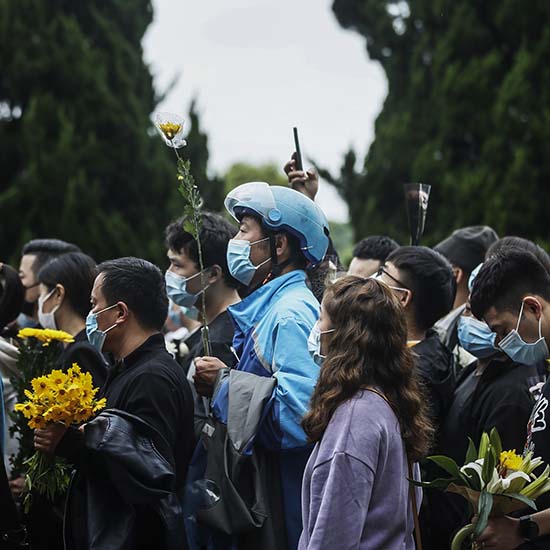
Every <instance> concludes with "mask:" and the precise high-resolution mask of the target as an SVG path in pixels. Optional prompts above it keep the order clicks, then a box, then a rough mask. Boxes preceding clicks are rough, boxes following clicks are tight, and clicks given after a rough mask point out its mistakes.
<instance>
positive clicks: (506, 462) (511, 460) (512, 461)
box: [499, 449, 523, 472]
mask: <svg viewBox="0 0 550 550" xmlns="http://www.w3.org/2000/svg"><path fill="white" fill-rule="evenodd" d="M522 463H523V458H522V457H521V456H520V455H518V454H517V453H516V450H515V449H513V450H512V451H503V452H502V453H500V458H499V465H500V467H501V468H502V469H506V470H514V471H516V472H517V471H519V470H521V465H522Z"/></svg>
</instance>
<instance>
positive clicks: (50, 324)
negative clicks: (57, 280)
mask: <svg viewBox="0 0 550 550" xmlns="http://www.w3.org/2000/svg"><path fill="white" fill-rule="evenodd" d="M55 291H56V289H55V288H53V289H52V290H51V291H50V292H48V294H46V295H45V296H40V298H38V322H39V323H40V325H41V326H42V327H43V328H47V329H50V330H57V323H56V322H55V312H56V311H57V310H58V309H59V307H60V306H61V304H57V305H56V306H55V307H54V308H53V309H52V310H51V311H50V312H49V313H44V309H43V308H44V303H45V302H47V301H48V300H49V298H50V297H51V296H52V295H53V293H54V292H55Z"/></svg>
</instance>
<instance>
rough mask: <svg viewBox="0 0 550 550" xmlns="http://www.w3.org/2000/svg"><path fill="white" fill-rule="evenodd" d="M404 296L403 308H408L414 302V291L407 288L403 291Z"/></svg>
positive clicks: (402, 300)
mask: <svg viewBox="0 0 550 550" xmlns="http://www.w3.org/2000/svg"><path fill="white" fill-rule="evenodd" d="M401 294H403V297H402V298H401V305H402V306H403V308H406V307H407V306H408V305H409V304H410V303H411V302H412V292H411V291H410V290H409V289H406V290H405V292H402V293H401Z"/></svg>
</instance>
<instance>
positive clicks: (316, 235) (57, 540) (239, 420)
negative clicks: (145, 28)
mask: <svg viewBox="0 0 550 550" xmlns="http://www.w3.org/2000/svg"><path fill="white" fill-rule="evenodd" d="M285 172H286V174H287V176H288V180H289V186H288V187H283V186H271V185H269V184H267V183H260V182H253V183H244V184H242V185H240V186H239V187H237V188H236V189H234V190H233V191H231V192H230V193H229V194H228V196H227V197H226V199H225V206H226V209H227V212H228V214H229V216H230V217H231V218H233V220H234V221H235V222H236V225H235V224H233V223H230V222H229V221H228V218H227V217H225V216H223V215H221V214H215V213H211V212H202V213H201V221H202V223H201V229H200V235H199V242H197V240H196V239H195V238H194V237H193V236H192V234H191V233H189V232H187V231H186V230H185V228H184V227H185V225H184V220H183V219H178V220H175V221H172V222H171V223H169V224H168V225H167V228H166V232H165V243H166V254H167V263H168V267H167V269H166V271H165V273H163V272H162V271H161V270H160V269H159V268H158V267H157V266H155V265H153V264H151V263H149V262H147V261H145V260H142V259H139V258H136V257H126V258H118V259H113V260H109V261H105V262H103V263H100V264H99V265H97V264H96V262H95V261H94V260H93V259H92V258H91V257H90V256H88V255H86V254H85V253H84V252H83V251H81V250H80V249H79V248H78V247H77V246H76V245H73V244H70V243H68V242H65V241H60V240H57V239H36V240H32V241H30V242H29V243H27V244H26V245H25V246H24V248H23V250H22V254H21V260H20V265H19V271H18V272H17V271H16V270H15V269H14V268H12V267H10V266H8V265H7V264H1V267H0V329H1V331H2V332H1V337H0V369H1V374H2V386H1V387H2V389H3V391H2V401H3V408H2V411H1V413H0V428H1V429H2V434H0V445H1V448H2V453H3V456H4V460H3V461H2V468H0V473H1V476H0V478H1V479H0V499H1V501H0V506H1V510H2V513H1V514H0V539H1V540H0V547H1V548H14V549H15V548H28V547H29V544H30V547H31V548H36V549H44V550H46V549H48V550H57V549H61V548H66V549H68V550H73V549H74V550H81V549H82V550H84V549H94V550H96V549H97V550H103V549H121V550H122V549H124V550H130V549H132V550H133V549H170V550H172V549H174V550H175V549H178V550H184V549H187V548H188V549H190V550H203V549H207V550H248V549H250V550H252V549H254V550H264V549H265V550H297V549H299V550H333V549H334V550H336V549H348V548H349V549H352V548H354V549H356V548H357V549H361V550H367V549H369V550H398V549H399V550H413V549H414V548H416V549H417V550H418V549H420V548H424V549H428V550H443V549H446V548H449V547H450V541H451V540H452V538H453V534H454V533H455V532H456V531H457V530H458V529H459V528H460V527H462V526H463V525H465V524H466V523H468V522H469V521H470V520H471V518H472V515H473V513H472V511H471V510H470V509H469V508H468V506H467V504H466V502H465V501H464V500H463V499H461V498H460V497H459V496H457V495H453V494H449V493H445V492H440V491H434V490H424V491H422V490H421V489H419V488H418V487H417V488H414V487H413V486H412V484H411V483H410V480H411V479H415V480H417V481H419V480H421V479H422V480H432V479H435V478H436V477H438V475H439V474H440V472H439V471H438V469H437V467H436V466H435V465H434V464H433V463H431V462H429V461H426V457H427V456H428V455H429V454H440V455H446V456H449V457H451V458H453V459H454V460H455V461H456V462H457V463H458V464H463V463H464V459H465V455H466V451H467V447H468V438H471V439H472V440H473V441H475V442H476V443H478V442H479V440H480V438H481V435H482V433H483V432H487V431H489V430H491V429H492V428H497V430H498V432H499V434H500V436H501V439H502V444H503V448H505V449H516V450H517V451H518V452H522V451H523V450H524V449H525V451H526V452H527V451H533V452H534V454H535V456H540V457H541V458H542V459H543V460H544V462H545V463H550V444H549V441H550V439H549V438H548V436H547V435H546V429H547V420H546V412H547V409H548V399H549V398H550V384H545V381H546V374H547V366H548V361H549V359H550V352H549V348H548V343H549V342H550V257H549V256H548V254H547V253H546V252H545V251H544V250H543V249H542V248H541V247H539V246H538V245H536V244H534V243H533V242H531V241H528V240H526V239H522V238H520V237H513V236H505V237H503V238H499V236H498V235H497V234H496V232H495V231H494V230H493V229H492V228H490V227H487V226H473V227H465V228H460V229H457V230H456V231H454V232H453V233H452V234H451V235H450V236H449V237H448V238H447V239H445V240H444V241H442V242H441V243H439V244H438V245H437V246H435V247H434V248H433V249H432V248H428V247H424V246H400V245H399V243H397V242H396V241H394V240H393V239H391V238H389V237H387V236H368V237H366V238H365V239H364V240H362V241H361V242H360V243H358V244H357V245H356V247H355V249H354V251H353V259H352V261H351V263H350V266H349V270H348V272H347V273H345V272H343V266H342V265H341V262H340V260H339V258H338V254H337V251H336V250H335V249H334V247H333V244H332V241H331V238H330V231H329V224H328V222H327V219H326V217H325V214H324V213H323V211H322V210H321V209H320V208H319V206H318V205H317V204H316V203H315V195H316V193H317V190H318V180H317V176H316V175H315V173H314V172H311V171H308V172H304V171H301V170H297V169H296V167H295V160H294V159H292V160H290V161H289V163H287V165H286V166H285ZM167 222H168V220H167ZM136 252H137V251H136ZM200 254H202V262H201V258H200V257H199V255H200ZM201 263H202V266H203V267H202V268H201ZM205 325H206V326H207V327H208V328H207V329H205ZM24 326H36V327H42V328H46V329H53V330H55V329H58V330H63V331H65V332H67V333H69V334H70V335H71V336H72V337H73V339H74V342H71V343H68V344H66V347H65V349H64V351H63V353H62V354H61V356H60V358H59V368H61V369H64V370H67V369H68V368H69V367H70V366H71V365H72V364H74V363H78V365H79V366H80V367H81V369H82V370H84V371H86V372H89V373H90V374H91V375H92V378H93V382H94V386H96V387H99V388H100V390H99V396H101V397H104V398H106V400H107V408H106V409H105V410H104V411H102V412H100V413H99V414H98V415H97V417H96V418H94V419H92V420H90V421H88V422H87V423H85V424H84V425H81V426H71V427H66V426H65V425H63V424H49V425H47V426H45V427H43V428H41V429H36V430H35V432H34V445H35V448H36V449H37V450H40V451H42V452H43V453H46V454H48V455H52V456H59V457H63V458H65V459H66V460H67V461H68V462H69V463H70V464H71V465H73V476H72V481H71V485H70V488H69V490H68V493H67V494H66V495H63V496H62V498H59V499H57V500H56V501H55V502H50V501H48V500H46V499H36V500H34V501H33V506H32V508H31V511H30V513H28V514H22V513H21V508H20V506H19V504H20V498H21V494H22V492H23V491H24V480H23V477H22V476H21V475H13V473H12V471H11V462H10V457H12V456H13V455H14V453H15V452H16V451H17V447H18V441H17V438H15V437H13V436H12V434H11V432H10V430H9V427H10V424H11V423H12V422H13V415H12V413H13V410H14V405H15V402H16V395H15V392H14V388H13V379H14V377H15V378H16V377H17V376H18V371H17V357H18V347H19V342H18V339H17V330H18V328H20V327H24ZM537 505H538V509H539V512H537V513H533V514H531V515H530V513H529V512H528V511H527V510H524V511H522V512H520V513H518V514H515V515H514V516H513V517H512V516H505V517H502V518H498V519H491V520H490V521H489V525H488V527H487V529H485V531H484V532H483V533H482V535H481V537H480V539H479V541H478V542H479V543H480V544H481V545H482V548H485V549H487V550H489V549H499V550H507V549H510V550H511V549H514V548H520V547H521V548H529V549H542V548H549V547H550V500H549V499H545V498H544V497H542V498H541V499H539V501H538V502H537Z"/></svg>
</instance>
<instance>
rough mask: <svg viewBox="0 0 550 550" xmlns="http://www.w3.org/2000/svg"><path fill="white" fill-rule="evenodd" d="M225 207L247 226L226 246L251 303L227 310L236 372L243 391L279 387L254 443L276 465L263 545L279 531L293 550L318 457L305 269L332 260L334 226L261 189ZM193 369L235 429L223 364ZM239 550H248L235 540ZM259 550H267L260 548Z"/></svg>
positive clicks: (246, 188) (203, 361)
mask: <svg viewBox="0 0 550 550" xmlns="http://www.w3.org/2000/svg"><path fill="white" fill-rule="evenodd" d="M225 206H226V208H227V210H228V212H229V213H230V214H231V215H232V216H233V217H234V218H235V219H236V220H237V221H238V222H239V224H240V225H239V233H238V234H237V235H236V237H235V238H234V239H232V240H231V241H230V243H229V246H228V251H227V260H228V265H229V270H230V272H231V275H232V276H233V277H234V278H235V279H237V280H239V281H240V282H241V283H242V284H243V285H244V286H245V287H246V289H247V290H246V293H247V296H246V297H245V298H244V299H243V300H242V301H241V302H240V303H238V304H235V305H233V306H231V307H229V312H230V314H231V317H232V319H233V322H234V324H235V337H234V340H233V347H234V350H235V353H236V355H237V358H238V359H239V361H238V364H237V367H236V369H237V370H238V371H241V373H246V375H244V380H245V383H246V382H248V383H250V384H251V387H254V386H255V385H257V384H259V383H260V381H259V377H263V378H264V379H265V377H270V378H271V379H272V380H274V390H273V392H272V394H271V398H270V399H268V401H267V404H266V405H265V406H263V409H262V411H261V418H262V420H261V422H260V423H259V428H258V429H257V431H256V433H255V435H254V451H255V452H256V453H258V454H259V455H261V457H262V458H261V460H260V462H261V463H262V464H270V473H269V474H267V475H268V477H269V478H270V479H269V482H270V488H269V490H268V491H267V493H268V501H269V502H268V503H267V509H268V514H267V515H268V518H267V520H266V521H265V523H264V526H263V527H260V528H259V529H257V531H258V538H257V540H258V541H260V540H265V536H264V535H262V534H261V531H262V529H264V528H265V529H271V533H275V535H276V536H277V537H278V539H279V540H278V541H277V543H276V546H275V547H276V548H281V549H284V548H288V549H295V548H297V545H298V539H299V537H300V532H301V529H302V522H301V511H300V490H301V481H302V476H303V471H304V468H305V465H306V462H307V459H308V457H309V454H310V452H311V446H310V445H309V444H308V440H307V437H306V435H305V433H304V431H303V430H302V427H301V425H300V423H301V420H302V417H303V416H304V414H305V413H306V411H307V409H308V405H309V399H310V396H311V393H312V391H313V387H314V385H315V383H316V381H317V377H318V374H319V367H318V366H317V364H316V363H315V362H314V360H313V359H312V357H311V355H310V353H309V351H308V337H309V336H310V333H311V331H312V329H313V327H314V325H315V323H316V321H317V319H318V317H319V302H318V301H317V299H316V298H315V297H314V295H313V294H312V292H311V290H310V288H309V287H308V284H307V274H306V270H307V269H308V268H310V267H311V266H315V265H317V264H318V263H319V262H321V261H322V260H323V258H324V257H325V254H326V251H327V247H328V243H329V226H328V222H327V219H326V217H325V215H324V213H323V212H322V210H321V209H320V208H319V207H318V206H317V205H316V204H315V203H314V202H313V201H312V200H311V199H309V198H308V197H306V196H305V195H303V194H302V193H299V192H298V191H295V190H293V189H290V188H288V187H279V186H270V185H268V184H267V183H263V182H252V183H245V184H243V185H241V186H239V187H237V188H236V189H234V190H233V191H231V192H230V193H229V194H228V195H227V197H226V199H225ZM195 365H196V374H195V379H196V381H199V382H200V383H201V384H199V386H201V387H202V386H204V385H205V384H207V385H208V384H209V385H210V386H211V387H212V388H213V399H212V414H213V415H214V417H215V418H217V419H218V420H220V421H222V422H225V423H227V419H228V416H229V417H230V416H231V414H233V412H232V411H231V410H229V409H230V403H229V395H232V393H231V392H232V390H231V377H228V376H224V375H223V373H224V371H225V372H226V368H225V365H224V364H223V363H222V362H221V361H220V360H219V359H216V358H213V357H202V358H197V359H196V360H195ZM242 380H243V376H242V375H241V377H240V381H241V382H240V383H243V382H242ZM273 465H274V468H273V469H272V468H271V466H273ZM263 474H264V476H266V472H263ZM275 480H278V481H277V485H278V486H277V487H275V488H274V487H273V485H272V484H273V482H274V481H275ZM278 495H280V498H277V496H278ZM222 498H223V495H222ZM237 547H239V548H240V547H244V546H242V545H241V546H240V545H239V543H238V540H237ZM255 547H256V548H265V546H264V545H263V543H261V542H257V543H256V546H255Z"/></svg>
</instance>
